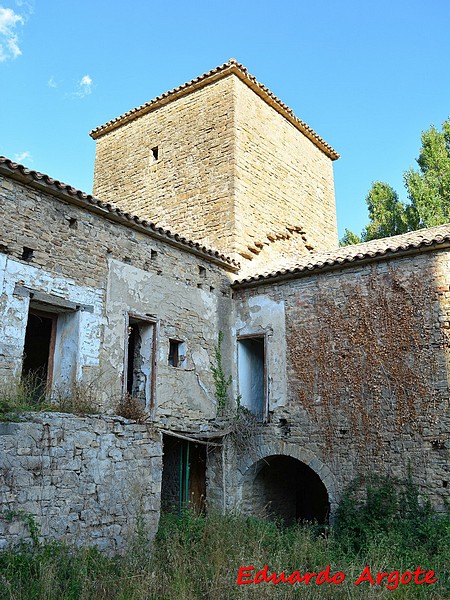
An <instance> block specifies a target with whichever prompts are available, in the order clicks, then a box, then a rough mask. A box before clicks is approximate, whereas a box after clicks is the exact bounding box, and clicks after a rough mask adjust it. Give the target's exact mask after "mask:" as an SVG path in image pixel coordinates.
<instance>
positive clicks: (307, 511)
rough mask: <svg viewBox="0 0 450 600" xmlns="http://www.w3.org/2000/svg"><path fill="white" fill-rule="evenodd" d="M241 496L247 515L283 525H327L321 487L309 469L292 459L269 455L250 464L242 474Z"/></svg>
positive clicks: (326, 502) (327, 506)
mask: <svg viewBox="0 0 450 600" xmlns="http://www.w3.org/2000/svg"><path fill="white" fill-rule="evenodd" d="M242 492H243V497H242V500H243V508H244V512H245V513H247V514H252V515H255V516H258V517H266V518H272V519H281V520H282V521H283V522H284V524H285V525H292V524H293V523H296V522H298V521H316V522H318V523H322V524H323V523H326V522H327V521H328V517H329V513H330V502H329V498H328V492H327V489H326V487H325V485H324V484H323V482H322V481H321V479H320V477H319V476H318V475H317V473H315V471H313V469H311V468H310V467H308V466H307V465H306V464H305V463H303V462H301V461H300V460H298V459H296V458H293V457H292V456H285V455H272V456H267V457H265V458H262V459H261V460H259V461H257V462H256V463H254V464H253V465H252V466H251V467H250V468H249V469H248V471H247V473H246V476H245V480H244V485H243V489H242Z"/></svg>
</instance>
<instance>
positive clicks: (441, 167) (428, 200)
mask: <svg viewBox="0 0 450 600" xmlns="http://www.w3.org/2000/svg"><path fill="white" fill-rule="evenodd" d="M421 139H422V148H421V150H420V155H419V158H418V159H417V164H418V165H419V170H418V171H416V170H414V169H410V170H409V171H406V173H405V174H404V175H403V179H404V181H405V186H406V189H407V191H408V196H409V199H410V201H411V205H412V206H414V207H415V209H416V210H417V212H418V214H419V215H420V220H421V223H422V224H423V225H424V226H425V227H433V226H434V225H442V224H443V223H448V222H449V221H450V119H447V121H444V123H443V124H442V132H441V131H438V130H437V129H436V128H435V127H431V128H430V129H428V131H424V132H423V133H422V138H421Z"/></svg>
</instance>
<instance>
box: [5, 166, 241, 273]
mask: <svg viewBox="0 0 450 600" xmlns="http://www.w3.org/2000/svg"><path fill="white" fill-rule="evenodd" d="M0 174H4V175H7V176H10V177H12V178H15V179H18V180H20V181H22V182H24V183H27V184H33V183H37V184H40V185H42V186H43V187H45V188H46V189H47V191H48V192H50V193H52V192H55V191H56V192H57V193H58V196H64V197H65V198H66V199H67V201H69V202H70V199H76V200H78V201H81V202H79V203H80V204H81V205H82V206H83V205H84V207H85V208H87V209H88V210H89V205H91V206H94V207H95V208H96V209H99V211H100V212H103V213H104V214H105V216H108V215H109V216H113V217H114V220H115V221H119V222H121V223H122V224H124V225H128V226H130V225H131V224H136V225H138V226H139V227H140V228H141V229H142V230H146V232H147V233H148V234H149V235H151V236H153V237H158V238H161V241H165V242H167V243H169V244H171V245H176V246H178V247H182V248H183V247H184V249H185V250H187V251H188V252H189V251H192V250H194V251H195V252H196V253H198V254H203V255H205V258H213V259H215V260H217V261H220V262H221V263H226V264H227V265H229V266H230V267H231V268H232V269H233V270H235V271H237V270H238V268H239V263H237V262H236V261H235V260H233V259H231V258H229V257H227V256H225V255H224V254H220V253H219V252H218V251H217V250H212V249H210V248H207V247H206V246H202V245H200V244H199V243H197V242H193V241H192V240H187V239H186V238H185V237H180V236H179V235H178V234H177V233H172V232H171V231H169V230H168V229H163V228H162V227H157V226H156V225H155V224H154V223H149V222H148V221H146V220H144V219H140V218H139V217H137V216H136V215H132V214H130V213H125V212H123V211H121V210H120V208H117V207H116V206H114V204H111V203H109V202H108V203H106V202H102V201H101V200H99V199H98V198H96V197H95V196H92V195H91V194H86V193H85V192H82V191H81V190H77V189H75V188H74V187H72V186H71V185H67V184H66V183H63V182H62V181H58V180H57V179H53V178H52V177H50V176H49V175H45V174H44V173H39V172H38V171H33V170H31V169H27V168H26V167H25V166H24V165H20V164H18V163H15V162H14V161H12V160H11V159H9V158H6V157H5V156H0Z"/></svg>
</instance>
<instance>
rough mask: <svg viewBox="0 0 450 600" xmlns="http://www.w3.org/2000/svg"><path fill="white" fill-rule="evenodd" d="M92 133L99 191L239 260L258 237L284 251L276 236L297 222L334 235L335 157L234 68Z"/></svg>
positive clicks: (299, 247) (319, 241)
mask: <svg viewBox="0 0 450 600" xmlns="http://www.w3.org/2000/svg"><path fill="white" fill-rule="evenodd" d="M96 143H97V153H96V163H95V177H94V193H95V194H96V195H97V196H99V197H100V198H102V199H105V200H108V201H110V202H114V203H116V204H118V205H119V206H121V207H123V208H124V209H125V210H127V211H129V212H131V213H134V214H138V215H140V216H143V217H145V218H146V219H149V220H152V221H154V222H156V223H158V224H161V225H162V226H164V227H168V228H170V229H171V230H174V231H178V232H180V233H181V234H183V235H186V236H187V237H190V238H192V239H194V240H196V241H197V240H198V241H202V243H206V244H208V245H211V246H212V247H214V248H218V249H219V250H221V251H222V252H225V253H226V254H227V255H229V256H233V257H234V258H236V259H237V260H240V261H242V259H243V258H245V259H251V258H252V257H253V256H254V255H253V254H252V251H251V250H249V247H250V248H253V249H254V250H255V251H258V248H260V247H263V246H264V245H266V246H267V247H268V251H269V253H270V254H273V255H274V257H276V258H274V260H277V259H278V260H279V259H280V258H281V259H284V256H283V255H282V256H280V255H279V251H278V249H277V247H276V246H273V245H272V244H273V242H274V241H276V240H279V239H284V237H285V236H286V235H287V236H289V237H292V231H293V230H295V231H296V230H297V229H301V230H302V231H305V232H306V240H307V242H306V243H307V245H308V246H309V247H314V248H316V249H319V248H327V249H328V248H330V247H334V246H335V245H337V229H336V216H335V204H334V184H333V170H332V162H331V160H330V159H329V158H328V157H327V156H326V155H325V154H324V153H323V152H322V151H321V150H319V149H318V148H317V147H316V146H315V145H314V144H313V143H312V142H311V141H310V140H309V139H308V138H307V137H306V136H304V135H303V134H302V133H300V132H299V131H298V130H297V129H296V128H295V127H294V126H293V125H292V124H291V123H289V122H288V121H287V120H286V119H285V118H284V117H283V116H281V115H280V114H279V113H277V112H276V111H275V110H274V109H273V108H272V107H270V106H269V105H268V104H267V103H266V102H265V101H264V100H263V99H261V98H260V97H259V96H257V95H256V94H255V93H254V92H253V91H252V90H251V89H250V88H249V87H248V86H247V85H246V84H245V83H243V82H242V81H241V80H240V79H238V77H236V76H235V75H228V76H226V77H225V78H223V79H220V80H219V81H216V82H214V83H211V84H208V85H206V86H205V87H202V88H200V89H197V90H195V91H193V92H191V93H189V94H187V95H185V96H182V97H181V98H178V99H174V100H170V101H169V102H167V103H166V104H164V105H163V106H158V107H156V108H155V109H153V110H151V111H150V112H148V113H146V114H144V115H141V116H139V117H137V118H136V119H133V120H131V121H129V122H128V123H125V124H123V125H121V126H120V127H118V128H117V129H113V130H112V131H110V132H108V133H105V134H104V135H101V136H100V137H98V138H97V141H96ZM154 147H158V159H157V160H155V158H154V156H153V153H152V148H154ZM294 241H298V244H296V246H295V249H296V251H297V252H304V251H305V242H304V240H303V239H302V238H301V237H300V236H294ZM244 262H245V261H244Z"/></svg>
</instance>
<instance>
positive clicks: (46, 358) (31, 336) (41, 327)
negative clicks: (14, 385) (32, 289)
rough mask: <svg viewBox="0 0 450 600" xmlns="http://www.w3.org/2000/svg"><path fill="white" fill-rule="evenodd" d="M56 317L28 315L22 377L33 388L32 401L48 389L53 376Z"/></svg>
mask: <svg viewBox="0 0 450 600" xmlns="http://www.w3.org/2000/svg"><path fill="white" fill-rule="evenodd" d="M56 320H57V315H56V314H53V313H47V312H45V313H44V312H40V311H34V310H33V311H31V310H30V312H29V313H28V321H27V328H26V331H25V344H24V349H23V363H22V377H23V378H24V379H26V380H27V381H28V382H29V383H30V385H32V387H33V396H34V399H36V400H37V399H38V398H39V397H41V396H42V395H45V394H46V392H47V391H48V390H49V389H50V386H51V381H52V375H53V354H54V349H55V336H56Z"/></svg>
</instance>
